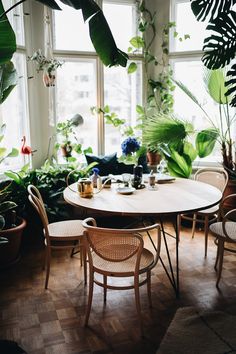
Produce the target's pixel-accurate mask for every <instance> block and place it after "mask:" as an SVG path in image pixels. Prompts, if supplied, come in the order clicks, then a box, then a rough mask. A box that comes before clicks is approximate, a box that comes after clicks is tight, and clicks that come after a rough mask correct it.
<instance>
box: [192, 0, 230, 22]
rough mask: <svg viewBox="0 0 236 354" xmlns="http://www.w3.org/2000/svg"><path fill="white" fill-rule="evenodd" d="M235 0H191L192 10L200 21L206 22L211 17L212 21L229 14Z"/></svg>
mask: <svg viewBox="0 0 236 354" xmlns="http://www.w3.org/2000/svg"><path fill="white" fill-rule="evenodd" d="M234 3H235V0H220V1H219V0H191V8H192V11H193V13H194V15H195V16H196V18H197V20H198V21H205V20H206V18H207V17H209V16H210V21H211V20H212V19H213V18H214V17H216V16H217V15H220V14H221V13H224V12H225V13H227V12H228V11H229V10H230V8H231V7H232V6H233V5H234Z"/></svg>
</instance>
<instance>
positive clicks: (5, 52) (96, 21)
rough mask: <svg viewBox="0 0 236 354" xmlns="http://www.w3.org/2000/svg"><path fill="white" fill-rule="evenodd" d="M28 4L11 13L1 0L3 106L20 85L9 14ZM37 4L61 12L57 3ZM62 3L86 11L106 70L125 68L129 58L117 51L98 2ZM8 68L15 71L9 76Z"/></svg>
mask: <svg viewBox="0 0 236 354" xmlns="http://www.w3.org/2000/svg"><path fill="white" fill-rule="evenodd" d="M25 1H26V0H20V1H19V2H17V3H16V4H15V5H13V6H12V7H10V8H9V9H4V7H3V4H2V0H0V33H1V35H0V103H2V102H3V100H5V99H6V98H7V96H8V95H9V94H10V92H11V90H12V89H13V87H14V86H15V85H16V73H15V74H14V77H13V74H12V71H13V68H14V66H13V64H12V63H11V62H10V60H11V58H12V56H13V54H14V53H15V51H16V36H15V33H14V31H13V29H12V27H11V25H10V23H9V21H8V18H7V13H8V12H9V11H11V10H12V9H13V8H14V7H16V6H18V5H19V4H21V3H23V2H25ZM34 1H36V0H34ZM37 1H39V2H40V3H42V4H43V5H45V6H47V7H50V8H51V9H52V10H59V11H60V10H61V8H60V6H59V5H58V4H57V3H56V2H55V1H54V0H37ZM62 3H63V4H66V5H68V6H71V7H73V8H74V9H75V10H81V11H82V14H83V19H84V22H86V21H88V24H89V34H90V38H91V41H92V43H93V46H94V48H95V50H96V52H97V54H98V56H99V57H100V59H101V61H102V62H103V64H104V65H106V66H114V65H121V66H123V67H125V66H126V64H127V59H128V55H127V54H126V53H124V52H123V51H121V50H120V49H119V48H117V46H116V43H115V40H114V38H113V35H112V33H111V30H110V27H109V25H108V23H107V21H106V18H105V16H104V14H103V12H102V10H101V8H100V7H99V6H98V5H97V4H96V2H95V1H94V0H62ZM5 66H7V68H9V67H10V68H11V72H10V73H9V75H7V72H6V67H5ZM3 73H5V75H3ZM1 100H2V101H1Z"/></svg>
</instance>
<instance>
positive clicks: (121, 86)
mask: <svg viewBox="0 0 236 354" xmlns="http://www.w3.org/2000/svg"><path fill="white" fill-rule="evenodd" d="M102 5H103V11H104V14H105V17H106V19H107V21H108V23H109V26H110V28H111V31H112V33H113V36H114V38H115V40H116V44H117V46H118V48H120V49H121V50H124V51H125V52H127V49H128V47H129V40H130V39H131V38H132V37H134V36H135V35H137V10H136V5H135V2H134V1H132V0H130V1H125V2H120V1H117V2H115V1H112V2H109V1H103V4H102ZM60 6H61V7H62V10H63V11H54V12H53V15H54V21H53V38H54V40H53V42H54V48H53V49H54V56H57V57H58V58H60V59H62V60H64V62H65V63H64V65H63V66H62V67H61V68H60V69H58V70H57V83H56V95H55V114H56V121H57V122H60V121H63V120H66V119H69V118H71V117H72V116H73V115H75V114H76V113H79V114H81V115H82V117H83V118H84V124H83V125H82V126H79V127H78V128H77V138H78V141H79V142H80V143H83V148H87V147H88V146H91V147H92V149H93V153H95V154H111V153H113V152H118V153H119V152H120V145H121V142H122V140H123V139H124V138H123V137H122V136H121V133H120V131H119V129H118V128H115V127H113V126H112V125H110V124H105V121H104V117H103V116H102V115H94V114H92V112H91V107H100V108H103V107H105V105H108V106H109V107H110V110H111V112H115V113H116V114H117V115H118V116H119V118H123V119H125V120H126V122H127V124H131V125H135V124H136V110H135V107H136V105H137V104H142V57H141V55H139V57H137V58H135V59H136V62H137V65H138V70H137V71H136V73H133V74H128V73H127V68H123V67H112V68H107V67H104V66H103V65H102V64H101V62H100V60H99V58H98V56H97V54H96V53H95V51H94V48H93V45H92V43H91V40H90V38H89V35H88V28H87V25H85V24H84V21H83V18H82V16H80V15H79V14H78V11H75V10H74V9H72V8H70V7H68V6H63V4H60ZM121 18H122V30H121V27H120V19H121ZM65 23H66V24H67V25H66V26H65V25H64V24H65ZM132 59H133V58H132Z"/></svg>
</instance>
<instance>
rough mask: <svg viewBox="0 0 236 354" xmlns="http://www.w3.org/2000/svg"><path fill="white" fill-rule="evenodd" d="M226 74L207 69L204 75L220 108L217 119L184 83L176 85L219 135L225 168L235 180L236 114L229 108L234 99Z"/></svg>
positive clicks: (208, 87) (206, 85) (214, 100)
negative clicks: (234, 145) (234, 135)
mask: <svg viewBox="0 0 236 354" xmlns="http://www.w3.org/2000/svg"><path fill="white" fill-rule="evenodd" d="M225 72H226V70H224V69H218V70H208V69H207V68H205V70H204V73H203V80H204V84H205V89H206V92H207V93H208V94H209V96H210V97H211V99H212V100H213V102H214V103H215V104H216V105H217V106H218V115H217V116H216V117H212V116H211V115H210V114H208V113H207V111H206V110H205V108H204V106H203V105H202V104H201V103H200V100H198V99H197V98H196V97H195V96H194V95H193V93H192V92H191V91H190V90H189V89H188V88H187V87H186V86H185V85H184V84H183V83H182V82H180V81H177V80H175V83H176V84H177V86H179V88H180V89H181V90H182V91H183V92H184V93H185V94H187V95H188V97H189V98H190V99H191V100H192V101H193V102H194V103H195V104H196V105H197V106H198V107H199V108H200V109H201V110H202V112H203V113H204V115H205V117H206V119H207V120H208V122H209V123H210V124H211V126H212V129H213V130H214V131H215V132H216V133H217V137H216V138H217V141H218V143H219V144H220V147H221V154H222V164H223V167H224V168H225V169H226V170H227V172H228V173H229V176H230V178H233V179H235V178H236V164H235V162H234V159H233V144H234V140H233V136H232V134H233V132H232V126H233V124H234V123H235V121H236V113H235V111H234V110H232V109H231V110H230V107H229V105H230V103H231V102H232V99H233V98H232V96H229V95H228V94H227V88H226V87H225V82H226V73H225Z"/></svg>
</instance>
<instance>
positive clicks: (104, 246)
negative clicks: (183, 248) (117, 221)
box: [82, 218, 161, 270]
mask: <svg viewBox="0 0 236 354" xmlns="http://www.w3.org/2000/svg"><path fill="white" fill-rule="evenodd" d="M82 224H83V227H84V228H85V229H86V230H85V232H84V235H85V242H86V246H87V251H88V256H89V261H91V262H92V258H93V252H94V253H96V254H97V255H98V256H99V257H101V258H103V259H105V260H107V261H112V262H122V261H125V260H127V259H129V258H131V257H133V256H136V257H137V258H136V265H135V269H137V270H138V269H139V264H140V257H141V253H142V250H143V247H144V242H143V237H142V235H141V233H143V232H147V231H149V230H151V229H154V228H156V229H157V233H158V237H157V238H158V242H157V244H158V245H157V252H156V253H157V254H156V257H155V264H156V262H157V260H158V258H159V254H160V245H161V235H160V227H159V225H158V224H155V225H152V226H148V227H143V228H138V229H111V228H101V227H97V225H96V221H95V220H94V219H93V218H87V219H85V220H84V221H83V222H82Z"/></svg>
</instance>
